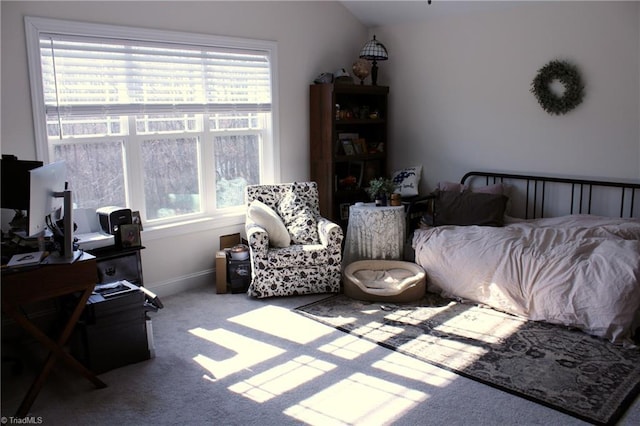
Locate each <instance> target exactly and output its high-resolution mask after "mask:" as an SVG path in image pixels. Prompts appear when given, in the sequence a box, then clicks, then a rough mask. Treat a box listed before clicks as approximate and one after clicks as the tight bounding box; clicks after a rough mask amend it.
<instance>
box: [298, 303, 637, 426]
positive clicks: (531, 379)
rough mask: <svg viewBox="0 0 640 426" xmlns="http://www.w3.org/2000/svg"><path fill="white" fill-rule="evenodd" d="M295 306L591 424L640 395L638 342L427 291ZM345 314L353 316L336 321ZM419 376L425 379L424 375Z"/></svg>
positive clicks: (387, 367) (611, 420) (611, 417)
mask: <svg viewBox="0 0 640 426" xmlns="http://www.w3.org/2000/svg"><path fill="white" fill-rule="evenodd" d="M372 310H376V313H375V314H372V313H371V312H372ZM296 311H297V312H300V313H301V314H303V315H305V316H307V317H309V318H313V319H316V320H317V321H319V322H322V323H324V324H327V325H333V326H334V327H336V328H337V329H339V330H341V331H344V332H346V333H350V334H352V335H354V336H356V337H361V338H363V339H366V340H370V341H372V342H373V343H376V344H379V345H380V346H383V347H386V348H389V349H391V350H394V351H397V352H399V353H402V354H404V355H408V356H411V357H414V358H416V359H418V360H421V361H425V362H427V363H430V364H432V365H434V366H436V367H440V368H442V369H445V370H448V371H450V372H453V373H457V374H460V375H462V376H464V377H466V378H469V379H472V380H476V381H478V382H481V383H485V384H487V385H490V386H493V387H495V388H497V389H501V390H503V391H506V392H510V393H512V394H515V395H518V396H521V397H524V398H526V399H529V400H531V401H534V402H537V403H539V404H542V405H545V406H547V407H550V408H554V409H556V410H558V411H561V412H564V413H566V414H569V415H572V416H574V417H577V418H579V419H582V420H586V421H588V422H591V423H595V424H615V423H616V422H617V421H618V420H619V419H620V417H621V416H622V415H623V414H624V412H625V411H626V410H627V409H628V408H629V406H630V404H631V403H632V402H633V401H634V399H635V398H636V397H637V396H638V394H639V393H640V351H638V349H637V348H626V347H623V346H619V345H614V344H611V343H610V342H608V341H606V340H603V339H598V338H596V337H592V336H589V335H588V334H586V333H583V332H580V331H577V330H573V329H570V328H567V327H562V326H557V325H553V324H548V323H544V322H538V321H525V320H523V319H522V318H519V317H516V316H513V315H509V314H506V313H502V312H499V311H496V310H493V309H489V308H485V307H482V306H477V305H472V304H464V303H457V302H454V301H450V300H449V299H444V298H441V297H439V296H437V295H433V294H429V295H428V297H425V298H424V299H423V300H420V301H416V302H415V303H407V304H402V306H400V305H394V306H391V307H390V306H384V307H383V306H381V305H380V304H377V303H371V302H363V301H358V300H354V299H350V298H348V297H346V296H344V295H336V296H334V297H331V298H327V299H324V300H320V301H317V302H314V303H311V304H308V305H304V306H301V307H298V308H296ZM343 317H356V318H358V321H356V322H355V323H351V324H348V325H342V324H343V321H342V318H343ZM399 329H401V330H402V331H401V332H400V333H398V330H399ZM375 367H376V368H380V369H383V370H384V371H393V372H396V371H397V372H399V373H397V374H401V375H403V376H404V377H414V376H411V375H409V374H410V373H408V371H407V370H406V369H404V368H402V367H399V366H396V365H393V364H386V363H377V364H376V365H375ZM416 376H417V375H416ZM441 377H443V378H444V379H445V380H442V381H440V380H439V378H438V377H437V376H436V378H435V380H434V383H436V385H437V383H439V384H440V385H446V379H447V376H441ZM417 380H421V381H425V382H426V381H427V380H429V377H428V374H422V378H421V379H417Z"/></svg>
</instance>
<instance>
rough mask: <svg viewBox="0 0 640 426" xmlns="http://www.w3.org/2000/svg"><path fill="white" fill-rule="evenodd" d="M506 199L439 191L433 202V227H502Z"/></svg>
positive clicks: (477, 193) (489, 195)
mask: <svg viewBox="0 0 640 426" xmlns="http://www.w3.org/2000/svg"><path fill="white" fill-rule="evenodd" d="M507 199H508V198H507V197H506V196H505V195H503V194H485V193H481V192H470V191H464V192H458V191H440V192H439V194H438V198H437V199H436V200H435V225H436V226H439V225H463V226H467V225H481V226H503V225H504V212H505V208H506V206H507Z"/></svg>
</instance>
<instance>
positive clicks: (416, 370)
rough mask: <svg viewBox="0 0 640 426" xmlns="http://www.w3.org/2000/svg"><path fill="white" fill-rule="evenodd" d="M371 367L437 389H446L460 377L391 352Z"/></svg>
mask: <svg viewBox="0 0 640 426" xmlns="http://www.w3.org/2000/svg"><path fill="white" fill-rule="evenodd" d="M371 366H372V367H373V368H377V369H379V370H382V371H385V372H387V373H392V374H396V375H398V376H401V377H405V378H407V379H412V380H415V381H418V382H420V383H424V384H426V385H429V386H435V387H438V388H444V387H447V386H448V385H450V384H451V383H452V382H453V381H455V380H456V379H457V378H458V377H460V376H458V375H457V374H455V373H453V372H451V371H447V370H443V369H441V368H438V367H435V366H433V365H431V364H427V363H425V362H422V361H420V360H418V359H416V358H411V357H409V356H407V355H404V354H402V353H399V352H392V353H390V354H389V355H387V356H385V357H384V358H382V359H381V360H380V361H376V362H374V363H373V364H372V365H371Z"/></svg>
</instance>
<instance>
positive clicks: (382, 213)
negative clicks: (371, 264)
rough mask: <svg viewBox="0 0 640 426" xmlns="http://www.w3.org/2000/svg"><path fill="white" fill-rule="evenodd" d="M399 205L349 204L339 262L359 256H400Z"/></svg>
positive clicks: (402, 225) (402, 222) (402, 235)
mask: <svg viewBox="0 0 640 426" xmlns="http://www.w3.org/2000/svg"><path fill="white" fill-rule="evenodd" d="M405 227H406V221H405V211H404V207H403V206H380V207H377V206H376V205H375V204H374V203H357V204H354V205H352V206H350V207H349V225H348V227H347V235H346V238H345V246H344V254H343V257H342V264H343V266H347V265H349V264H350V263H352V262H355V261H357V260H362V259H390V260H401V259H402V257H403V255H404V240H405Z"/></svg>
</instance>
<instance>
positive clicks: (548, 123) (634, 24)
mask: <svg viewBox="0 0 640 426" xmlns="http://www.w3.org/2000/svg"><path fill="white" fill-rule="evenodd" d="M638 8H639V3H637V2H527V3H524V2H513V3H512V4H511V5H509V7H504V8H495V7H494V8H492V9H491V13H484V12H483V11H482V10H479V11H474V12H473V13H469V14H463V13H457V14H450V15H448V16H444V17H439V18H438V19H430V20H427V21H425V22H421V23H408V24H403V25H393V26H383V27H380V28H374V29H372V30H371V31H370V32H371V33H373V32H375V33H376V35H377V36H378V37H377V38H378V39H379V40H381V41H383V42H384V43H385V45H386V47H387V48H388V50H389V60H388V61H386V62H383V63H381V65H380V69H381V70H380V79H381V80H382V82H383V83H387V84H389V85H390V87H391V91H390V102H391V104H392V114H393V116H392V117H391V119H392V123H391V125H390V129H391V137H390V140H391V141H392V142H391V143H393V144H395V146H396V147H397V149H395V148H391V150H390V152H391V164H392V167H393V168H399V167H404V166H410V165H414V164H415V163H418V162H419V163H421V164H423V165H424V166H425V177H424V178H423V182H422V187H423V188H422V189H423V190H431V189H433V187H434V186H435V185H436V184H437V182H438V181H439V180H459V179H460V177H461V176H462V175H463V174H464V173H465V172H466V171H469V170H471V169H480V170H503V171H516V172H529V173H535V172H537V173H544V174H556V175H557V174H561V175H576V176H588V177H605V178H636V179H637V178H640V133H639V114H640V108H639V100H640V97H639V93H640V86H639V83H640V79H639V75H640V72H639V58H640V55H639V52H640V49H639V40H640V34H639V17H640V14H639V11H638ZM557 58H561V59H568V60H570V61H571V62H573V63H575V64H576V65H577V66H578V67H579V68H580V70H581V72H582V76H583V79H584V81H585V83H586V91H585V93H586V96H585V99H584V101H583V103H582V104H581V105H580V106H578V107H577V108H576V109H575V110H573V111H571V112H569V113H568V114H566V115H563V116H552V115H549V114H548V113H546V112H545V111H544V110H543V109H542V108H541V107H540V106H539V105H538V103H537V101H536V99H535V97H534V96H533V94H531V93H530V91H529V90H530V85H531V81H532V80H533V78H534V77H535V75H536V74H537V71H538V69H540V68H541V67H542V66H543V65H545V64H546V63H547V62H549V61H550V60H553V59H557Z"/></svg>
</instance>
